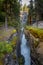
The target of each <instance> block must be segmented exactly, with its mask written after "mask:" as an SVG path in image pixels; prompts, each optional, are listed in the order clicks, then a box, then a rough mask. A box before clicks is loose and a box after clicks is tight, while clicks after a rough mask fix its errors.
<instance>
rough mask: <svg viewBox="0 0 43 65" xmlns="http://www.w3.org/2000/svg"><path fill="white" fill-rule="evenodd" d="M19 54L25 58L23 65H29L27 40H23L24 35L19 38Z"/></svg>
mask: <svg viewBox="0 0 43 65" xmlns="http://www.w3.org/2000/svg"><path fill="white" fill-rule="evenodd" d="M21 54H22V55H23V56H24V58H25V64H24V65H30V47H29V46H27V40H26V38H25V34H24V33H23V34H22V38H21Z"/></svg>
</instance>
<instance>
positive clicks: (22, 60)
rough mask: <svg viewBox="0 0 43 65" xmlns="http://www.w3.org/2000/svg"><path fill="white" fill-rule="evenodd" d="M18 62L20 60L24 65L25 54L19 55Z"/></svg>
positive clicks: (20, 64) (20, 63)
mask: <svg viewBox="0 0 43 65" xmlns="http://www.w3.org/2000/svg"><path fill="white" fill-rule="evenodd" d="M18 62H19V65H24V63H25V59H24V56H23V55H21V56H20V57H19V59H18Z"/></svg>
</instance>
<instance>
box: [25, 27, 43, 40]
mask: <svg viewBox="0 0 43 65" xmlns="http://www.w3.org/2000/svg"><path fill="white" fill-rule="evenodd" d="M26 29H27V30H29V31H30V33H31V34H32V35H33V36H35V37H36V38H39V39H40V40H43V29H41V28H36V27H31V26H30V27H29V26H26Z"/></svg>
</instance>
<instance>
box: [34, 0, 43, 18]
mask: <svg viewBox="0 0 43 65" xmlns="http://www.w3.org/2000/svg"><path fill="white" fill-rule="evenodd" d="M35 11H36V12H37V13H36V14H38V15H39V16H40V18H41V19H43V0H35Z"/></svg>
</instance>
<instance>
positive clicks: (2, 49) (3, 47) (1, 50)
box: [0, 42, 13, 58]
mask: <svg viewBox="0 0 43 65" xmlns="http://www.w3.org/2000/svg"><path fill="white" fill-rule="evenodd" d="M12 50H13V48H12V46H11V45H10V44H8V43H7V42H0V58H3V56H4V55H5V54H7V53H8V54H9V53H11V52H12Z"/></svg>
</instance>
